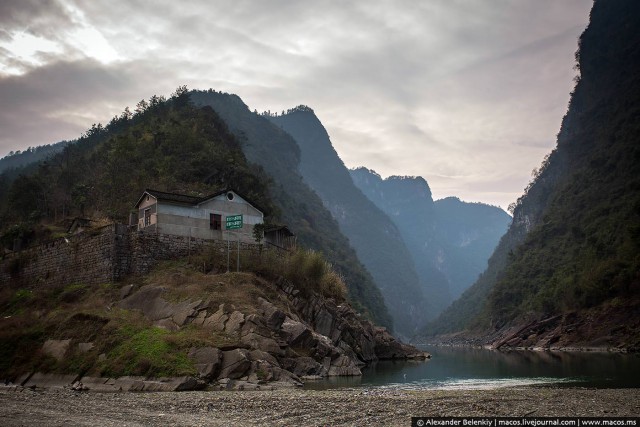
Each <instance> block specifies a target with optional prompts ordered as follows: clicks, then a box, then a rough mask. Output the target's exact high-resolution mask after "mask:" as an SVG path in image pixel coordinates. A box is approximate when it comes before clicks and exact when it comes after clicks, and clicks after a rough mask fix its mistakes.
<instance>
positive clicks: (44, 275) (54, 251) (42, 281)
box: [0, 224, 277, 286]
mask: <svg viewBox="0 0 640 427" xmlns="http://www.w3.org/2000/svg"><path fill="white" fill-rule="evenodd" d="M206 246H208V247H214V248H219V249H220V250H221V251H224V250H226V248H227V242H225V241H219V240H205V239H197V238H193V237H192V238H189V237H183V236H172V235H165V234H156V233H146V232H140V231H136V230H131V229H130V228H129V227H127V226H125V225H121V224H113V225H109V226H106V227H102V228H100V229H96V230H90V231H87V232H84V233H81V234H78V235H75V236H72V237H69V238H61V239H56V240H53V241H50V242H46V243H43V244H41V245H38V246H35V247H32V248H28V249H25V250H22V251H20V252H16V253H13V254H10V255H7V256H6V257H5V258H4V259H3V260H2V261H0V284H8V283H10V282H16V281H19V282H23V283H24V284H25V285H27V284H28V285H31V286H38V285H52V286H55V285H68V284H72V283H82V284H87V285H95V284H99V283H107V282H112V281H117V280H119V279H121V278H123V277H125V276H126V275H128V274H146V273H148V272H149V271H150V270H151V268H153V266H154V265H155V264H156V262H157V261H160V260H169V259H176V258H180V257H185V256H189V255H191V254H194V253H197V252H199V251H200V250H202V249H203V248H204V247H206ZM236 247H237V243H236V242H232V248H233V249H235V248H236ZM240 250H241V251H251V252H257V251H258V250H259V246H258V245H253V244H247V243H240ZM263 250H264V248H263ZM269 250H272V251H273V250H276V251H277V249H275V248H271V249H269Z"/></svg>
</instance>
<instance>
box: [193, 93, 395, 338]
mask: <svg viewBox="0 0 640 427" xmlns="http://www.w3.org/2000/svg"><path fill="white" fill-rule="evenodd" d="M191 99H192V101H193V102H194V103H196V104H197V105H208V106H211V107H213V109H214V110H215V111H216V112H217V113H218V114H220V116H221V117H222V118H223V119H224V120H225V122H226V123H227V124H228V125H229V128H230V129H231V131H232V132H233V133H234V134H235V135H236V136H237V138H238V140H239V141H240V144H241V146H242V149H243V151H244V153H245V155H246V156H247V159H248V160H249V161H250V162H253V163H254V164H257V165H260V166H261V167H263V168H264V170H265V171H266V172H267V173H268V174H269V175H270V176H271V177H273V183H272V184H271V185H270V193H271V196H272V198H273V200H274V203H275V204H276V205H277V206H278V207H279V208H280V217H281V220H282V221H283V222H284V223H286V224H288V225H289V226H290V227H291V228H292V230H294V232H295V233H296V234H297V236H298V241H299V242H300V243H302V244H303V245H304V246H306V247H309V248H313V249H316V250H319V251H322V252H323V253H325V254H326V255H327V257H328V258H329V260H330V261H331V263H332V264H333V265H334V266H335V267H336V268H337V269H338V270H339V271H340V272H341V273H342V274H343V275H344V276H345V282H346V283H347V284H348V286H349V294H350V297H351V300H352V301H353V302H354V303H356V304H359V305H360V308H361V309H363V310H364V311H367V312H369V313H370V314H371V315H372V317H373V319H374V320H376V322H377V323H379V324H382V325H386V326H391V324H392V321H391V317H390V316H389V313H388V311H387V308H386V306H385V303H384V299H383V297H382V294H381V292H380V289H378V287H376V284H375V282H374V280H373V278H372V277H371V275H370V273H369V271H367V269H366V268H365V267H364V266H363V265H362V263H361V262H360V260H359V259H358V256H357V255H356V252H355V251H354V250H353V248H352V247H351V245H350V242H349V240H347V239H346V238H345V236H344V235H343V234H342V233H341V232H340V227H339V225H338V223H337V222H336V221H335V220H334V218H333V217H332V216H331V213H330V212H329V211H328V210H327V209H326V208H325V207H324V206H323V204H322V201H321V200H320V198H319V197H318V195H317V194H316V193H315V192H314V191H313V190H311V189H310V188H309V186H308V185H307V184H306V183H305V182H304V181H303V179H302V177H301V175H300V173H299V172H298V170H299V166H300V162H301V152H300V148H299V147H298V145H297V144H296V141H295V140H294V139H293V138H292V137H291V135H289V134H288V133H287V132H285V131H284V130H282V129H280V127H278V126H276V125H275V124H273V123H272V122H271V121H270V120H269V119H267V118H266V117H264V116H261V115H259V114H257V113H255V112H251V111H249V109H248V108H247V106H246V105H245V104H244V103H243V102H242V100H241V99H240V98H239V97H237V96H235V95H229V94H223V93H218V92H214V91H193V92H191Z"/></svg>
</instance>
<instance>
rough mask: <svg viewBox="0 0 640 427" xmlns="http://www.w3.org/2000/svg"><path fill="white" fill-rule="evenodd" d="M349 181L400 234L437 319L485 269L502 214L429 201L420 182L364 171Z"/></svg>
mask: <svg viewBox="0 0 640 427" xmlns="http://www.w3.org/2000/svg"><path fill="white" fill-rule="evenodd" d="M351 176H352V177H353V181H354V183H355V184H356V185H357V186H358V187H359V188H360V189H361V190H362V191H363V193H364V194H365V195H366V196H367V197H369V199H371V200H372V201H373V202H374V203H375V204H376V206H378V207H379V208H380V209H382V210H383V211H384V212H386V213H387V215H389V217H390V218H391V220H392V221H393V222H394V223H395V224H396V226H397V227H398V229H399V230H400V232H401V234H402V237H403V239H404V241H405V242H406V244H407V247H408V248H409V250H410V252H411V255H412V257H413V260H414V263H415V265H416V267H417V270H418V274H419V275H420V278H421V280H422V282H423V283H424V286H425V288H424V289H425V294H426V295H427V297H428V298H429V299H430V300H432V301H434V302H435V303H436V305H437V307H438V310H437V311H436V312H437V313H438V314H439V313H440V312H441V311H442V309H444V308H445V307H446V306H448V305H449V304H450V303H451V302H452V301H453V299H455V298H457V297H458V296H459V295H460V294H461V293H462V292H463V291H464V290H465V289H467V288H468V287H469V286H471V285H472V284H473V283H474V281H475V280H476V279H477V278H478V275H479V274H480V273H481V272H482V271H483V270H484V269H485V268H486V265H487V259H488V258H489V256H490V254H491V253H492V251H493V250H494V249H495V246H496V244H497V243H498V240H499V239H500V237H501V236H502V235H503V234H504V232H505V231H506V229H507V227H508V225H509V222H510V220H511V219H510V217H509V215H507V213H506V212H504V211H503V210H501V209H499V208H496V207H494V206H489V205H485V204H482V203H465V202H462V201H460V200H459V199H457V198H455V197H449V198H446V199H442V200H438V201H435V202H434V201H433V198H432V195H431V189H430V188H429V185H428V184H427V182H426V181H425V180H424V179H423V178H421V177H402V176H392V177H389V178H387V179H382V177H381V176H380V175H378V174H377V173H375V172H374V171H371V170H369V169H366V168H357V169H353V170H351Z"/></svg>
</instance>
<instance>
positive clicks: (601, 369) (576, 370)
mask: <svg viewBox="0 0 640 427" xmlns="http://www.w3.org/2000/svg"><path fill="white" fill-rule="evenodd" d="M425 350H427V351H429V352H430V353H431V354H432V359H431V360H429V361H426V362H416V361H407V362H404V361H402V362H400V361H382V362H378V363H376V364H374V365H372V366H370V367H368V368H366V369H365V370H363V376H362V377H350V378H344V377H340V378H330V379H328V380H324V381H320V382H315V383H311V384H308V385H305V387H308V388H337V387H361V386H369V387H370V386H392V387H400V388H425V387H426V388H483V387H490V388H493V387H500V386H511V385H530V384H557V385H562V386H583V387H601V388H611V387H640V356H639V355H634V354H616V353H595V352H592V353H590V352H575V353H569V352H534V351H511V352H500V351H491V350H484V349H474V348H456V347H433V348H432V347H429V348H425Z"/></svg>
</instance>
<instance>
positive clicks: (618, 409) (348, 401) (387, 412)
mask: <svg viewBox="0 0 640 427" xmlns="http://www.w3.org/2000/svg"><path fill="white" fill-rule="evenodd" d="M639 415H640V389H587V388H557V387H518V388H510V387H505V388H497V389H490V390H426V389H425V390H411V391H408V390H398V389H382V388H353V389H333V390H305V389H278V390H269V391H266V390H262V391H209V392H166V393H92V392H74V391H71V390H68V389H46V390H31V389H27V388H22V389H20V388H8V389H6V390H0V424H1V425H3V426H32V425H46V426H97V425H99V426H252V427H255V426H409V425H411V417H412V416H517V417H521V416H536V417H546V416H583V417H584V416H589V417H614V416H615V417H628V416H634V417H638V416H639Z"/></svg>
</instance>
